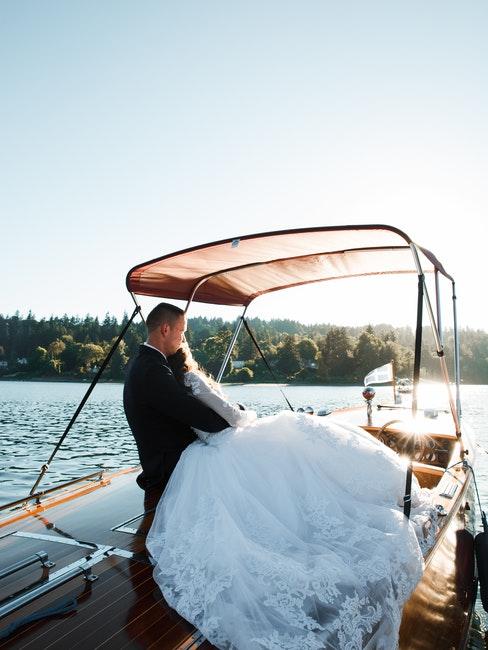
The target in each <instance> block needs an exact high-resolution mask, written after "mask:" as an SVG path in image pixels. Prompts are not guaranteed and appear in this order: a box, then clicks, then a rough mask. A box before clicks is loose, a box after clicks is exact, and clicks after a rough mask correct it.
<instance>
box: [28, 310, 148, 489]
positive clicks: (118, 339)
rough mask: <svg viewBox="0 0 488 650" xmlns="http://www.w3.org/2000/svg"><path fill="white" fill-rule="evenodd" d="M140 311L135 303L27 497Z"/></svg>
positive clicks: (40, 479) (43, 472)
mask: <svg viewBox="0 0 488 650" xmlns="http://www.w3.org/2000/svg"><path fill="white" fill-rule="evenodd" d="M134 300H135V299H134ZM140 311H141V308H140V306H139V305H137V303H136V308H135V309H134V311H133V312H132V316H131V317H130V318H129V320H128V321H127V323H126V324H125V326H124V328H123V330H122V331H121V332H120V334H119V336H118V337H117V340H116V341H115V343H114V344H113V345H112V347H111V348H110V352H109V353H108V354H107V356H106V357H105V359H104V360H103V363H102V365H101V366H100V368H99V370H98V372H97V374H96V375H95V377H94V378H93V381H92V383H91V384H90V386H89V388H88V390H87V391H86V393H85V396H84V397H83V399H82V400H81V402H80V404H79V406H78V408H77V409H76V411H75V412H74V415H73V417H72V418H71V420H70V421H69V424H68V426H67V427H66V429H65V431H64V433H63V435H62V436H61V438H60V439H59V440H58V443H57V444H56V446H55V448H54V450H53V452H52V454H51V456H50V457H49V460H48V461H47V463H44V465H43V466H42V467H41V471H40V473H39V476H38V477H37V480H36V482H35V483H34V485H33V486H32V489H31V491H30V492H29V495H32V494H34V493H35V491H36V490H37V486H38V485H39V483H40V482H41V481H42V479H43V478H44V475H45V474H46V472H47V471H48V469H49V465H50V464H51V462H52V460H53V458H54V456H55V455H56V453H57V451H58V449H59V448H60V447H61V445H62V444H63V441H64V439H65V438H66V436H67V435H68V432H69V430H70V429H71V427H72V426H73V424H74V423H75V421H76V419H77V417H78V415H79V414H80V412H81V409H82V408H83V407H84V406H85V404H86V402H87V400H88V398H89V397H90V395H91V392H92V390H93V389H94V388H95V386H96V384H97V382H98V380H99V379H100V377H101V376H102V373H103V371H104V370H105V368H106V367H107V365H108V364H109V362H110V359H111V358H112V355H113V353H114V352H115V350H116V349H117V347H118V346H119V343H120V342H121V341H122V339H123V338H124V336H125V333H126V332H127V330H128V329H129V326H130V324H131V323H132V321H133V320H134V318H135V317H136V315H137V314H138V313H139V312H140Z"/></svg>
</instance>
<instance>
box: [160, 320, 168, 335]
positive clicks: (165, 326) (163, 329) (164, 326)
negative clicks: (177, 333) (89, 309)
mask: <svg viewBox="0 0 488 650" xmlns="http://www.w3.org/2000/svg"><path fill="white" fill-rule="evenodd" d="M168 331H169V325H168V323H163V324H162V325H161V334H162V335H163V336H166V334H167V333H168Z"/></svg>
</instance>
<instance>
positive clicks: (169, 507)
mask: <svg viewBox="0 0 488 650" xmlns="http://www.w3.org/2000/svg"><path fill="white" fill-rule="evenodd" d="M192 388H193V387H192ZM195 388H196V389H197V390H198V389H199V386H195ZM208 441H209V443H210V444H202V442H200V441H197V442H195V443H193V444H192V445H190V446H189V447H188V448H187V449H186V450H185V452H184V453H183V454H182V456H181V459H180V462H179V463H178V465H177V467H176V469H175V471H174V472H173V475H172V477H171V480H170V482H169V484H168V487H167V488H166V491H165V493H164V495H163V498H162V499H161V501H160V503H159V505H158V508H157V511H156V515H155V519H154V522H153V525H152V527H151V530H150V533H149V535H148V538H147V547H148V549H149V551H150V554H151V556H152V558H153V562H154V565H155V568H154V577H155V580H156V581H157V583H158V584H159V586H160V587H161V590H162V592H163V594H164V596H165V598H166V600H167V601H168V603H169V604H170V605H171V606H172V607H174V608H175V609H176V610H177V611H178V612H179V613H180V614H181V615H182V616H183V617H184V618H186V619H187V620H189V621H191V622H192V623H193V624H194V625H195V626H196V627H198V628H199V629H200V630H201V632H202V633H203V634H204V636H205V637H206V638H208V639H209V641H210V642H211V643H213V644H214V645H215V646H216V647H217V648H221V649H226V650H260V649H268V650H319V648H320V649H322V648H331V649H334V650H338V649H340V650H363V649H366V650H373V649H375V650H380V649H381V650H392V649H393V648H395V647H396V645H397V640H398V630H399V626H400V621H401V610H402V606H403V604H404V602H405V601H406V599H407V598H408V597H409V595H410V593H411V591H412V590H413V588H414V586H415V584H416V583H417V581H418V580H419V579H420V577H421V574H422V569H423V559H422V553H421V550H420V547H419V542H418V541H417V536H416V527H417V528H419V526H417V525H416V524H415V523H414V522H409V521H407V520H406V519H405V518H404V517H403V514H402V511H401V509H400V507H399V506H398V504H397V501H398V500H399V499H400V501H401V496H402V493H403V487H404V480H405V468H404V467H403V465H402V463H401V462H400V460H399V459H398V457H397V456H396V455H395V454H394V452H392V451H391V450H389V449H387V448H386V447H384V446H383V445H381V443H379V442H377V441H375V440H374V439H373V438H371V437H370V436H369V435H368V434H366V433H365V432H363V431H362V430H360V429H356V428H354V427H349V426H344V425H343V424H339V423H337V422H334V421H333V420H331V419H330V418H327V419H325V418H324V419H322V418H316V417H313V416H308V415H302V414H293V413H288V412H287V413H281V414H279V415H276V416H270V417H266V418H260V419H258V420H256V421H254V422H252V423H251V424H247V425H246V426H239V427H237V428H229V429H227V430H226V431H225V433H224V435H216V436H211V437H210V438H209V439H208ZM378 477H381V479H380V480H378ZM378 484H379V485H378ZM413 488H414V493H415V498H416V503H417V508H416V510H415V511H413V515H414V516H417V517H419V518H420V519H421V518H422V517H424V518H425V517H427V516H428V514H429V512H430V509H431V505H430V502H429V500H428V497H427V495H426V494H422V492H421V491H420V489H419V488H418V484H416V482H415V481H414V483H413ZM420 519H419V521H420Z"/></svg>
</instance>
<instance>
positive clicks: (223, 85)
mask: <svg viewBox="0 0 488 650" xmlns="http://www.w3.org/2000/svg"><path fill="white" fill-rule="evenodd" d="M487 33H488V4H487V3H486V2H484V1H483V2H482V1H476V2H469V1H468V2H464V3H460V2H452V1H451V2H449V1H448V2H428V3H426V2H415V1H414V2H408V3H400V2H395V1H388V2H387V1H384V2H367V1H362V2H359V1H357V2H327V1H321V2H319V1H308V2H307V1H301V2H284V1H279V2H278V1H272V0H269V1H267V2H262V1H261V2H253V1H246V2H224V1H223V0H222V1H221V2H211V1H209V2H204V1H201V2H184V1H178V2H172V3H171V2H163V1H160V2H148V1H146V2H127V1H122V0H113V1H111V0H105V1H99V0H97V1H83V2H81V1H79V2H76V1H74V0H73V1H65V2H61V1H57V2H53V1H48V0H45V1H43V2H37V1H30V2H28V1H23V0H11V1H10V2H8V1H6V0H3V1H2V2H0V75H1V76H0V79H1V85H0V88H1V91H0V92H1V98H0V99H1V101H0V116H1V119H0V178H1V190H0V219H1V224H2V228H1V232H2V237H1V249H0V251H1V252H0V271H1V273H2V278H3V283H2V284H3V286H2V290H1V300H0V313H3V314H7V313H13V312H14V311H15V310H16V309H19V310H20V311H21V312H22V313H26V312H27V310H28V309H32V310H33V311H34V313H35V314H36V315H37V316H38V317H41V316H49V315H50V314H62V313H64V312H67V313H69V314H79V315H83V314H85V313H87V312H89V313H92V314H99V315H102V316H103V314H104V313H105V312H106V311H110V312H112V313H114V314H115V315H117V316H120V315H121V314H122V312H123V311H124V310H128V311H130V310H131V308H132V301H131V299H130V296H129V295H128V294H127V292H126V290H125V275H126V272H127V271H128V269H129V268H130V267H132V266H133V265H135V264H136V263H138V262H141V261H144V260H147V259H151V258H153V257H156V256H159V255H162V254H166V253H169V252H172V251H174V250H178V249H181V248H185V247H187V246H191V245H195V244H199V243H204V242H207V241H213V240H216V239H220V238H227V237H234V236H238V235H243V234H248V233H251V232H259V231H264V230H273V229H279V228H289V227H303V226H307V225H310V226H317V225H334V224H343V223H369V222H371V223H388V224H391V225H395V226H397V227H399V228H402V229H403V230H405V231H406V232H407V233H408V234H410V235H411V236H412V237H413V238H414V239H415V240H416V241H418V242H419V243H420V244H422V245H424V246H426V247H428V248H431V249H432V250H433V251H434V252H435V253H436V254H437V255H438V257H439V258H440V259H441V260H442V261H443V262H444V264H445V266H446V268H447V269H448V270H449V271H450V272H451V273H452V274H453V275H454V276H455V277H456V278H457V281H458V293H459V307H460V320H461V324H462V325H468V326H471V327H482V328H483V329H487V330H488V310H487V308H486V306H485V295H486V290H485V283H486V282H485V278H486V264H485V258H486V235H487V234H488V233H487V230H488V228H487V226H486V218H487V214H488V190H487V175H488V127H487V124H488V83H487V82H488V79H487V64H488V39H487V38H486V34H487ZM332 284H333V283H330V284H329V287H330V288H327V291H326V293H325V294H323V295H326V296H327V298H323V299H322V298H321V301H322V300H323V303H322V304H325V305H326V308H324V309H323V310H322V311H321V312H320V313H315V312H314V310H313V309H312V306H313V304H315V300H314V299H313V298H312V297H311V296H310V297H309V298H308V301H307V304H306V305H305V306H304V307H302V308H301V310H300V316H301V317H302V318H303V319H304V320H326V321H335V322H340V323H344V324H357V323H364V322H367V321H373V322H375V321H376V322H378V321H381V320H389V321H391V322H393V323H394V324H401V323H403V322H405V323H411V322H412V317H411V309H408V310H404V308H405V303H408V307H410V306H411V300H410V299H409V300H408V301H406V300H401V301H400V302H399V303H398V304H396V303H395V301H394V299H393V298H391V296H392V294H391V291H390V290H389V289H388V291H389V293H388V295H389V299H388V301H386V305H384V306H383V304H382V301H381V300H380V301H378V303H379V304H377V306H376V308H375V312H374V314H372V312H371V311H370V312H366V311H365V310H366V305H365V304H363V303H364V302H365V299H364V296H365V295H366V294H365V291H364V285H362V284H361V285H360V298H357V297H356V298H351V299H348V300H345V299H344V288H345V286H346V285H345V284H343V283H340V282H339V283H338V282H336V283H335V285H334V287H332ZM339 285H341V286H340V287H339ZM402 287H403V285H402ZM381 289H382V290H387V289H386V288H385V286H382V288H381ZM371 295H374V296H375V300H377V296H378V295H379V294H378V293H377V292H376V290H375V293H373V294H371ZM361 300H362V301H363V302H361ZM291 302H292V301H291V300H290V299H286V300H281V302H280V301H279V300H278V298H277V297H273V302H272V304H273V311H274V313H276V314H277V315H280V316H289V317H297V308H296V306H295V305H293V306H292V307H290V305H291ZM203 311H204V313H207V314H210V313H213V312H212V311H211V310H209V309H208V308H206V309H205V310H203ZM257 311H259V310H257ZM193 313H199V310H198V309H195V310H194V312H193ZM232 313H234V312H232ZM261 313H262V314H263V315H264V316H269V315H271V307H269V308H267V307H266V306H264V305H263V309H262V312H261Z"/></svg>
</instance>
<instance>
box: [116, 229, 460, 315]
mask: <svg viewBox="0 0 488 650" xmlns="http://www.w3.org/2000/svg"><path fill="white" fill-rule="evenodd" d="M412 246H414V247H415V248H416V250H417V251H418V253H419V256H420V259H421V263H422V270H423V271H424V272H425V273H428V272H432V271H435V270H437V271H439V272H440V273H442V274H443V275H445V276H446V277H447V278H449V279H450V280H452V278H451V276H450V275H448V273H446V271H445V270H444V268H443V266H442V265H441V264H440V262H439V261H438V260H437V259H436V258H435V256H434V255H433V254H432V253H430V252H429V251H428V250H426V249H424V248H421V247H420V246H417V245H416V244H414V243H413V242H412V240H411V239H410V238H409V237H408V235H406V234H405V233H404V232H402V231H401V230H398V229H397V228H394V227H392V226H385V225H359V226H324V227H317V228H299V229H295V230H282V231H276V232H266V233H259V234H254V235H245V236H243V237H235V238H233V239H225V240H222V241H217V242H213V243H210V244H204V245H201V246H195V247H193V248H188V249H186V250H182V251H179V252H176V253H171V254H169V255H164V256H163V257H159V258H157V259H154V260H150V261H149V262H144V263H143V264H138V265H137V266H135V267H134V268H132V269H131V270H130V271H129V273H128V275H127V281H126V283H127V288H128V290H129V291H130V292H132V293H134V294H137V295H144V296H154V297H159V298H168V299H174V300H186V301H188V300H194V301H196V302H205V303H211V304H215V305H234V306H239V305H241V306H247V305H249V304H250V303H251V302H252V301H253V300H254V299H255V298H257V297H258V296H261V295H263V294H266V293H269V292H271V291H278V290H280V289H287V288H289V287H296V286H300V285H303V284H309V283H312V282H322V281H324V280H332V279H336V278H350V277H354V276H362V275H381V274H389V273H417V272H418V269H417V266H416V263H415V260H414V255H413V251H412Z"/></svg>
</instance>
